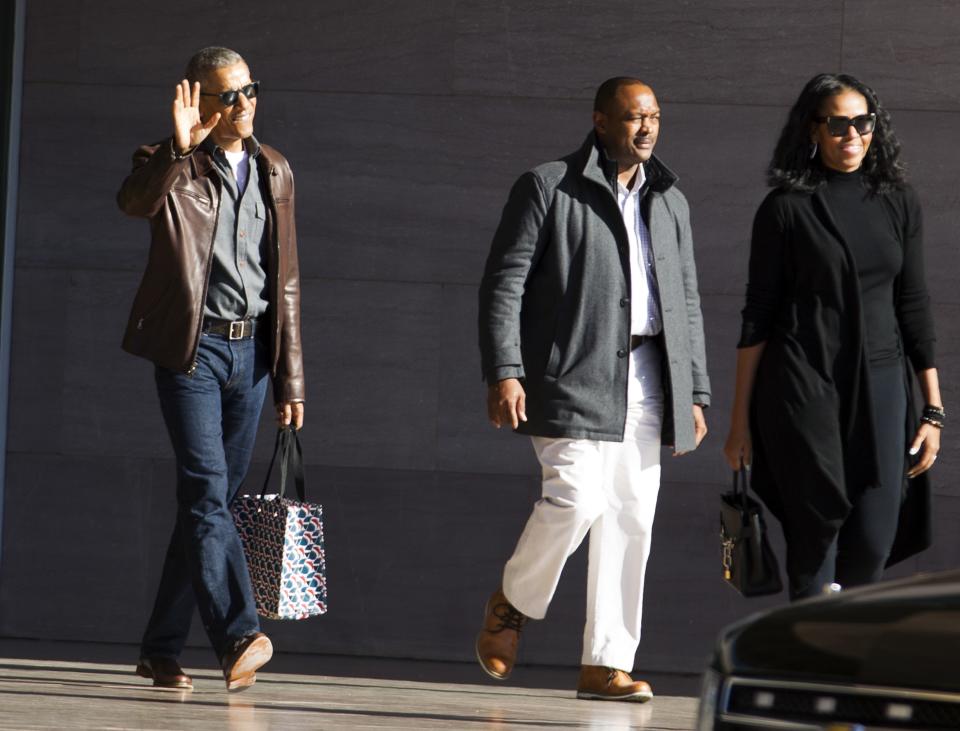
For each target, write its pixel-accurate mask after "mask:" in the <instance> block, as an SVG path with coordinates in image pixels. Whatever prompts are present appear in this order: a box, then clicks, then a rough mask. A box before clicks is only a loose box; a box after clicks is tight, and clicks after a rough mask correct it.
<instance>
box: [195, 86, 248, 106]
mask: <svg viewBox="0 0 960 731" xmlns="http://www.w3.org/2000/svg"><path fill="white" fill-rule="evenodd" d="M259 93H260V82H259V81H251V82H250V83H249V84H247V85H246V86H244V87H243V88H242V89H233V90H232V91H221V92H220V93H219V94H213V93H208V92H205V91H201V92H200V96H215V97H217V98H218V99H220V103H221V104H223V106H225V107H232V106H233V105H234V104H236V103H237V99H239V98H240V95H241V94H243V95H244V96H245V97H247V99H256V98H257V94H259Z"/></svg>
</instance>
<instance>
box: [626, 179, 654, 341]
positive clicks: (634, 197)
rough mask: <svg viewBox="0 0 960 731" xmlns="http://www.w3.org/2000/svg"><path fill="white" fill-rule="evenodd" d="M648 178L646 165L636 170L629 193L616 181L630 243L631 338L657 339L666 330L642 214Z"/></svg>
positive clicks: (647, 231)
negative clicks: (661, 314) (641, 202)
mask: <svg viewBox="0 0 960 731" xmlns="http://www.w3.org/2000/svg"><path fill="white" fill-rule="evenodd" d="M646 179H647V176H646V173H645V172H644V169H643V165H640V166H639V167H638V168H637V174H636V176H635V177H634V179H633V185H632V186H631V187H630V188H629V190H628V189H627V187H626V186H624V184H623V183H621V182H620V181H619V180H618V181H617V203H618V204H619V205H620V214H621V215H622V216H623V225H624V226H626V229H627V238H628V239H629V242H630V334H631V335H657V334H659V333H660V331H661V330H662V329H663V322H662V320H661V319H660V293H659V292H658V291H657V279H656V276H655V274H654V267H653V246H652V245H651V243H650V231H649V230H648V229H647V224H646V222H645V221H644V220H643V214H642V212H641V210H640V190H641V189H642V188H643V184H644V182H645V181H646Z"/></svg>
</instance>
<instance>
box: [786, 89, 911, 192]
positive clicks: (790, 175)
mask: <svg viewBox="0 0 960 731" xmlns="http://www.w3.org/2000/svg"><path fill="white" fill-rule="evenodd" d="M845 91H856V92H858V93H859V94H862V95H863V97H864V98H865V99H866V100H867V108H868V109H869V111H871V112H873V113H874V114H876V115H877V126H876V128H875V129H874V130H873V140H872V141H871V143H870V149H869V150H867V154H866V156H865V157H864V158H863V177H864V182H865V183H866V185H867V187H868V188H869V189H870V190H871V191H872V192H874V193H887V192H889V191H891V190H894V189H896V188H902V187H903V186H904V184H905V183H906V178H905V175H904V173H905V168H904V165H903V163H902V162H901V161H900V142H899V141H898V140H897V136H896V134H894V131H893V127H892V126H891V124H890V115H889V114H888V113H887V110H886V109H884V108H883V106H882V105H881V104H880V100H879V99H878V98H877V94H876V92H875V91H874V90H873V89H871V88H870V87H869V86H867V85H866V84H864V83H863V82H862V81H860V80H859V79H857V78H855V77H853V76H850V75H849V74H817V75H816V76H814V77H813V78H812V79H810V81H808V82H807V85H806V86H804V87H803V91H801V92H800V97H799V98H798V99H797V101H796V103H795V104H794V105H793V109H791V110H790V116H789V117H787V123H786V124H785V125H784V127H783V129H782V130H781V132H780V139H779V140H778V141H777V146H776V148H775V149H774V151H773V160H771V161H770V167H769V168H767V182H768V183H769V184H770V185H771V186H772V187H774V188H783V189H786V190H795V191H806V192H812V191H814V190H816V188H817V187H818V186H819V185H820V184H821V183H822V182H823V179H824V170H823V166H822V164H821V163H820V160H819V157H818V156H815V157H814V158H811V157H810V151H811V147H810V126H811V125H812V124H813V122H814V118H816V117H818V116H819V115H820V107H821V105H822V104H823V100H824V99H827V98H828V97H831V96H836V95H837V94H842V93H843V92H845Z"/></svg>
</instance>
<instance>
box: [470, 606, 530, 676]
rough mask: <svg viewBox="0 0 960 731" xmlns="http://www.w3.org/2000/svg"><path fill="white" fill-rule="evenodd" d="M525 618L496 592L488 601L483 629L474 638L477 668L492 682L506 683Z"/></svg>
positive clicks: (514, 660)
mask: <svg viewBox="0 0 960 731" xmlns="http://www.w3.org/2000/svg"><path fill="white" fill-rule="evenodd" d="M526 621H527V618H526V616H524V615H523V614H521V613H520V612H519V611H517V609H516V608H515V607H514V606H513V605H512V604H511V603H510V602H508V601H507V597H506V596H504V594H503V590H502V589H497V590H496V591H495V592H493V594H492V595H491V596H490V599H489V601H487V608H486V610H485V614H484V617H483V629H482V630H480V634H478V635H477V642H476V652H477V660H479V661H480V667H482V668H483V669H484V671H485V672H486V673H487V675H489V676H490V677H491V678H496V679H497V680H506V679H507V678H509V677H510V673H511V671H512V670H513V664H514V662H516V659H517V644H518V643H519V642H520V632H521V630H522V629H523V625H524V624H525V623H526Z"/></svg>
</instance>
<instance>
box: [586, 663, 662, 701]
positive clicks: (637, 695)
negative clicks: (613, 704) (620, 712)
mask: <svg viewBox="0 0 960 731" xmlns="http://www.w3.org/2000/svg"><path fill="white" fill-rule="evenodd" d="M577 698H581V699H582V700H587V701H633V702H634V703H646V702H647V701H648V700H650V699H651V698H653V691H652V690H650V686H649V685H648V684H647V683H645V682H644V681H642V680H634V679H633V678H631V677H630V674H629V673H627V672H625V671H623V670H617V669H616V668H605V667H601V666H599V665H584V666H583V667H581V668H580V681H579V682H578V683H577Z"/></svg>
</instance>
